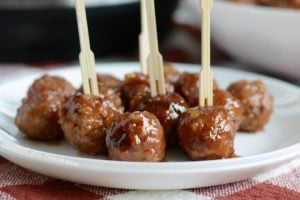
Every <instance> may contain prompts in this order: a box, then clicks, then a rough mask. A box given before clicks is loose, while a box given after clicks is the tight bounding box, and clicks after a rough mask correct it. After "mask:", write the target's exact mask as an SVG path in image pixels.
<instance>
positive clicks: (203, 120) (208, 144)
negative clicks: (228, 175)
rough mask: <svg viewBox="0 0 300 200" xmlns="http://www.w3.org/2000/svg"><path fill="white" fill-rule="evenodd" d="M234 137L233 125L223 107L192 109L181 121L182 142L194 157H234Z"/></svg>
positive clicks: (182, 145) (180, 137)
mask: <svg viewBox="0 0 300 200" xmlns="http://www.w3.org/2000/svg"><path fill="white" fill-rule="evenodd" d="M234 136H235V131H234V126H233V124H232V122H231V120H230V116H229V114H228V112H227V111H226V110H225V109H224V107H222V106H211V107H205V108H201V109H200V108H198V107H195V108H190V109H188V111H187V112H186V113H185V114H183V116H182V117H181V118H180V120H179V124H178V139H179V143H180V145H181V147H182V148H183V150H184V151H185V152H186V153H187V155H188V156H189V157H190V158H191V159H192V160H208V159H222V158H230V157H232V156H233V154H234V147H233V143H234Z"/></svg>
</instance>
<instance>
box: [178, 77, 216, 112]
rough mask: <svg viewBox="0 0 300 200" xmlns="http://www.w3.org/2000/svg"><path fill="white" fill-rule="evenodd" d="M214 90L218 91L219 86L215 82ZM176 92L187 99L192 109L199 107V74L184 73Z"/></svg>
mask: <svg viewBox="0 0 300 200" xmlns="http://www.w3.org/2000/svg"><path fill="white" fill-rule="evenodd" d="M213 88H214V89H218V84H217V82H216V80H214V83H213ZM175 90H176V92H177V93H179V94H180V95H181V96H183V97H184V98H185V100H186V101H187V103H188V104H189V106H190V107H194V106H198V105H199V74H198V73H190V72H184V73H182V74H181V75H180V77H179V79H178V81H177V83H176V84H175Z"/></svg>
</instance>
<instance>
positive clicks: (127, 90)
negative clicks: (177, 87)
mask: <svg viewBox="0 0 300 200" xmlns="http://www.w3.org/2000/svg"><path fill="white" fill-rule="evenodd" d="M166 90H167V91H168V92H174V86H173V85H171V84H170V83H166ZM149 92H150V84H149V78H148V76H147V75H144V74H142V73H131V74H127V75H126V76H125V80H124V82H123V84H122V87H121V94H122V99H123V101H124V102H125V105H126V107H127V108H129V105H130V101H131V99H132V98H133V97H134V96H136V95H139V94H144V93H149Z"/></svg>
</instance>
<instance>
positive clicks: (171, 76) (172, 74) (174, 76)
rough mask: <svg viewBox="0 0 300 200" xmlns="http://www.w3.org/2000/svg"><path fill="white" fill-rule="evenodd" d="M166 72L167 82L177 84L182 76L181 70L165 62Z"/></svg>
mask: <svg viewBox="0 0 300 200" xmlns="http://www.w3.org/2000/svg"><path fill="white" fill-rule="evenodd" d="M164 74H165V79H166V82H169V83H171V84H175V83H176V82H177V81H178V79H179V77H180V72H179V71H178V70H177V69H176V68H175V67H173V66H172V65H170V64H164Z"/></svg>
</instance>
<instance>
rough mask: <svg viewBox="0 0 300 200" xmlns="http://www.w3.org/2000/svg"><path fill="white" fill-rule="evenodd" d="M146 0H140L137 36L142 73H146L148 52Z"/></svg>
mask: <svg viewBox="0 0 300 200" xmlns="http://www.w3.org/2000/svg"><path fill="white" fill-rule="evenodd" d="M146 1H147V0H141V29H142V31H141V34H140V36H139V54H140V65H141V71H142V73H143V74H146V75H147V74H148V66H147V56H148V54H149V45H148V30H147V14H146V11H147V10H146V9H147V8H146Z"/></svg>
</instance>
